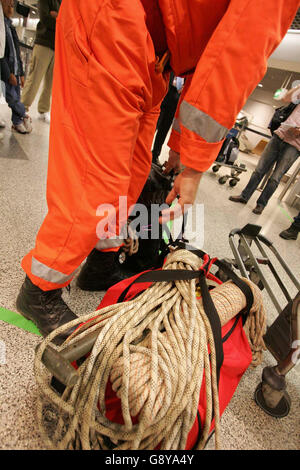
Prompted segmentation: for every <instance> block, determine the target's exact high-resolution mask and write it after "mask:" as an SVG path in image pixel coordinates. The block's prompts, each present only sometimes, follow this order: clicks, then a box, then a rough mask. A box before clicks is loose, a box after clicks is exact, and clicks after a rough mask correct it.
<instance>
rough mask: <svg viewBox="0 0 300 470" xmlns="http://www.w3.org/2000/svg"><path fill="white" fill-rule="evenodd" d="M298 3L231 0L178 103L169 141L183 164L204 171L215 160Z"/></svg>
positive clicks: (283, 33)
mask: <svg viewBox="0 0 300 470" xmlns="http://www.w3.org/2000/svg"><path fill="white" fill-rule="evenodd" d="M299 6H300V2H299V0H277V1H276V2H275V1H274V0H244V1H242V0H231V2H230V4H229V6H228V9H227V11H226V13H225V15H224V16H223V18H222V20H221V21H220V23H219V25H218V27H217V28H216V30H215V32H214V34H213V35H212V37H211V39H210V40H209V42H208V44H207V46H206V49H205V50H204V53H203V54H202V56H201V58H200V60H199V62H198V64H197V67H196V70H195V72H194V75H193V78H192V80H191V83H190V86H189V87H188V89H187V91H186V94H185V96H184V99H183V100H182V102H181V104H180V110H179V116H178V117H179V123H180V128H178V126H177V131H173V132H172V135H171V138H170V141H169V146H170V147H171V148H173V150H176V151H180V156H181V162H182V163H183V164H184V165H186V166H189V167H191V168H194V169H195V170H198V171H206V170H207V169H208V168H209V167H210V166H211V164H212V163H213V162H214V160H215V159H216V157H217V155H218V152H219V150H220V148H221V145H222V142H223V139H224V138H225V136H226V134H227V133H228V131H229V130H230V129H231V128H232V126H233V125H234V123H235V119H236V116H237V115H238V113H239V112H240V110H241V109H242V107H243V106H244V104H245V102H246V100H247V98H248V96H249V95H250V94H251V93H252V91H253V90H254V88H255V87H256V86H257V84H258V83H259V81H260V80H261V79H262V77H263V76H264V74H265V72H266V68H267V59H268V57H269V56H270V55H271V54H272V52H273V51H274V49H275V48H276V47H277V45H278V44H279V43H280V41H281V40H282V38H283V37H284V35H285V34H286V32H287V29H288V27H289V25H290V24H291V23H292V21H293V19H294V17H295V14H296V12H297V9H298V7H299ZM177 124H178V123H177Z"/></svg>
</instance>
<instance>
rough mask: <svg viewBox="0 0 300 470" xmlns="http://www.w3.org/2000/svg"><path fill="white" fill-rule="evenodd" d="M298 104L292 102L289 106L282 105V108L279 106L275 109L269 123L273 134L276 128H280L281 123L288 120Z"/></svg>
mask: <svg viewBox="0 0 300 470" xmlns="http://www.w3.org/2000/svg"><path fill="white" fill-rule="evenodd" d="M296 106H297V105H296V104H294V103H290V104H289V105H287V106H281V107H280V108H277V109H276V110H275V113H274V114H273V117H272V119H271V122H270V124H269V125H268V129H270V131H271V134H272V135H273V134H274V132H275V131H276V129H278V128H279V127H280V126H281V124H282V123H283V122H284V121H286V120H287V118H288V117H289V116H290V115H291V114H292V112H293V111H294V109H295V108H296Z"/></svg>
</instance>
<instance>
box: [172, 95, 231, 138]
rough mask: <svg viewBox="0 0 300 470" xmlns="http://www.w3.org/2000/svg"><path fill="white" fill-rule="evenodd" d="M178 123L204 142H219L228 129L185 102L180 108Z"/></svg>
mask: <svg viewBox="0 0 300 470" xmlns="http://www.w3.org/2000/svg"><path fill="white" fill-rule="evenodd" d="M179 115H180V122H181V124H182V125H183V126H184V127H186V128H187V129H189V130H190V131H192V132H195V133H196V134H198V135H199V136H200V137H202V138H203V139H204V140H206V142H209V143H213V142H220V141H221V140H223V139H224V137H225V136H226V135H227V133H228V131H229V129H227V127H224V126H222V125H221V124H219V123H218V122H217V121H215V120H214V119H213V118H212V117H211V116H209V115H208V114H206V113H204V112H203V111H200V110H199V109H197V108H195V106H193V105H191V104H190V103H188V102H187V101H183V102H182V103H181V106H180V114H179Z"/></svg>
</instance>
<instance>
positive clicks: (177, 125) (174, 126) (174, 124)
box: [172, 118, 181, 134]
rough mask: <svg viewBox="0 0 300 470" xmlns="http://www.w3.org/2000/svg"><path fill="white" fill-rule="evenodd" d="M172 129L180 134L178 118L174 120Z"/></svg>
mask: <svg viewBox="0 0 300 470" xmlns="http://www.w3.org/2000/svg"><path fill="white" fill-rule="evenodd" d="M172 127H173V129H174V131H176V132H179V134H181V129H180V121H179V119H178V118H175V119H174V121H173V126H172Z"/></svg>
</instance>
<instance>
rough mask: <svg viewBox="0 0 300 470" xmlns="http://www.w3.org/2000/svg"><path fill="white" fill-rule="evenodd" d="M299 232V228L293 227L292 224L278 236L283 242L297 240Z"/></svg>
mask: <svg viewBox="0 0 300 470" xmlns="http://www.w3.org/2000/svg"><path fill="white" fill-rule="evenodd" d="M299 231H300V230H299V228H297V227H295V226H294V224H292V225H291V226H290V227H289V228H287V229H286V230H283V231H282V232H281V233H280V234H279V236H280V237H281V238H284V239H285V240H297V237H298V233H299Z"/></svg>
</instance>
